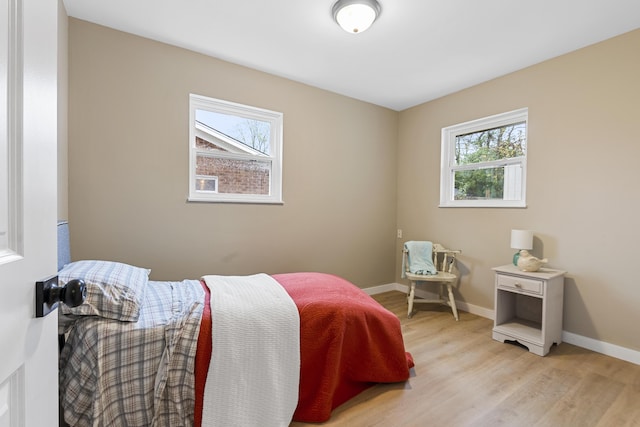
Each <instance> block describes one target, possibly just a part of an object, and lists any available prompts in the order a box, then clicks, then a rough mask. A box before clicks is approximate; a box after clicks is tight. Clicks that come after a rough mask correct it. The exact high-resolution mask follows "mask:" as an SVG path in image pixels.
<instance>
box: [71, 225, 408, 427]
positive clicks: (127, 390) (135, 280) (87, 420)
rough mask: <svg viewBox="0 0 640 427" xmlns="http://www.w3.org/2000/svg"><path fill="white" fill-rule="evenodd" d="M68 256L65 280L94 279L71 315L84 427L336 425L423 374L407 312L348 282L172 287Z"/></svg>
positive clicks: (205, 281) (295, 279) (219, 281)
mask: <svg viewBox="0 0 640 427" xmlns="http://www.w3.org/2000/svg"><path fill="white" fill-rule="evenodd" d="M67 226H68V225H66V224H64V225H63V227H67ZM65 234H67V235H68V230H66V231H60V229H59V236H60V235H62V236H63V238H64V235H65ZM59 254H61V261H60V262H59V264H60V265H59V268H60V271H59V279H60V282H61V283H65V282H66V281H68V280H71V279H74V278H80V279H83V280H85V282H86V284H87V301H85V303H84V304H82V305H81V306H79V307H76V308H69V307H66V306H60V309H59V315H60V324H61V328H62V332H64V335H65V337H66V339H65V344H64V346H63V347H62V350H61V354H60V402H61V407H62V411H63V414H64V419H65V421H66V422H67V423H68V424H69V425H71V426H88V425H91V426H111V425H114V426H115V425H126V426H145V427H147V426H171V427H174V426H192V425H195V426H202V427H208V426H218V425H219V426H225V427H226V426H233V425H238V426H251V425H260V426H270V425H273V426H279V425H282V426H286V425H288V424H289V423H290V422H291V420H295V421H303V422H323V421H326V420H328V419H329V418H330V416H331V411H332V410H333V409H334V408H336V407H337V406H339V405H341V404H342V403H344V402H346V401H347V400H349V399H350V398H352V397H354V396H355V395H357V394H359V393H360V392H362V391H364V390H365V389H367V388H369V387H371V386H372V385H374V384H376V383H388V382H402V381H406V380H407V379H408V378H409V370H410V369H411V367H413V360H412V357H411V355H410V354H409V353H408V352H406V351H405V348H404V343H403V339H402V334H401V329H400V322H399V320H398V318H397V316H395V315H394V314H393V313H391V312H389V311H388V310H386V309H385V308H384V307H382V306H381V305H380V304H378V303H377V302H376V301H375V300H373V299H372V298H371V297H370V296H369V295H367V294H366V293H364V292H363V291H362V290H361V289H359V288H357V287H356V286H355V285H353V284H351V283H350V282H348V281H347V280H345V279H343V278H340V277H338V276H335V275H331V274H323V273H287V274H276V275H264V274H258V275H252V276H215V275H212V276H205V277H203V278H200V279H197V280H183V281H178V282H171V281H164V282H159V281H151V280H149V279H148V274H149V271H148V270H146V269H144V268H140V267H136V266H131V265H128V264H123V263H116V262H110V261H100V260H84V261H75V262H70V259H69V256H68V249H65V248H64V245H63V247H62V248H60V245H59ZM132 284H135V285H132ZM132 288H133V289H132ZM271 294H272V295H273V298H272V295H271ZM253 300H257V301H253ZM265 301H266V303H265ZM282 301H284V302H282ZM256 304H257V305H256Z"/></svg>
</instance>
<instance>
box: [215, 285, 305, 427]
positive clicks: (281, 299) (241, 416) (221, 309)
mask: <svg viewBox="0 0 640 427" xmlns="http://www.w3.org/2000/svg"><path fill="white" fill-rule="evenodd" d="M202 279H203V280H204V281H205V283H206V284H207V286H208V287H209V290H210V291H211V323H212V325H211V328H212V330H211V335H212V342H213V346H212V352H211V364H210V366H209V373H208V375H207V382H206V384H205V392H204V408H203V411H202V427H232V426H239V427H240V426H241V427H252V426H260V427H262V426H273V427H276V426H288V425H289V423H290V422H291V419H292V417H293V412H294V411H295V409H296V406H297V404H298V386H299V380H300V318H299V315H298V309H297V308H296V305H295V304H294V302H293V300H292V299H291V297H290V296H289V294H287V292H286V291H285V290H284V288H283V287H282V286H281V285H280V284H279V283H278V282H277V281H276V280H275V279H273V278H272V277H271V276H268V275H266V274H257V275H253V276H204V277H203V278H202Z"/></svg>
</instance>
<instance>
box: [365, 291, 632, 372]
mask: <svg viewBox="0 0 640 427" xmlns="http://www.w3.org/2000/svg"><path fill="white" fill-rule="evenodd" d="M362 290H363V291H365V292H366V293H367V294H369V295H375V294H381V293H383V292H389V291H399V292H403V293H405V294H406V293H407V292H408V290H409V287H408V286H407V285H402V284H400V283H389V284H387V285H379V286H372V287H370V288H364V289H362ZM416 296H420V297H426V298H429V297H433V294H430V293H429V292H426V291H424V290H421V289H416ZM456 306H457V307H458V309H460V310H462V311H466V312H467V313H471V314H475V315H477V316H480V317H485V318H487V319H492V320H493V318H494V317H493V310H490V309H488V308H484V307H480V306H477V305H473V304H468V303H466V302H464V301H456ZM562 341H564V342H566V343H569V344H573V345H576V346H578V347H582V348H586V349H588V350H591V351H595V352H596V353H601V354H604V355H606V356H611V357H615V358H616V359H621V360H625V361H627V362H631V363H634V364H636V365H640V351H636V350H631V349H629V348H626V347H620V346H619V345H615V344H609V343H607V342H604V341H598V340H595V339H593V338H588V337H584V336H582V335H577V334H574V333H571V332H567V331H562Z"/></svg>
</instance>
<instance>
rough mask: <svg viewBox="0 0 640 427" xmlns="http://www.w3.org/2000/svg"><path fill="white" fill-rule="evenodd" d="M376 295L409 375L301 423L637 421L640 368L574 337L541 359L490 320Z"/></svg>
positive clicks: (612, 424)
mask: <svg viewBox="0 0 640 427" xmlns="http://www.w3.org/2000/svg"><path fill="white" fill-rule="evenodd" d="M374 298H375V299H376V300H378V301H379V302H380V303H381V304H382V305H384V306H385V307H387V308H388V309H389V310H391V311H392V312H394V313H395V314H396V315H398V317H399V318H400V320H401V323H402V330H403V334H404V338H405V346H406V349H407V351H409V352H411V354H412V355H413V357H414V359H415V363H416V367H415V368H414V369H412V371H411V378H410V379H409V380H408V381H407V382H406V383H401V384H380V385H376V386H374V387H372V388H370V389H368V390H366V391H364V392H363V393H361V394H360V395H358V396H356V397H355V398H353V399H351V400H350V401H348V402H347V403H345V404H344V405H342V406H340V407H338V408H336V409H335V410H334V411H333V414H332V416H331V419H330V420H329V421H327V422H325V423H321V424H308V423H300V422H293V423H291V425H290V426H291V427H303V426H345V427H346V426H349V427H358V426H366V427H369V426H380V427H387V426H388V427H413V426H416V427H417V426H433V427H439V426H447V427H449V426H452V427H455V426H508V427H519V426H523V427H524V426H526V427H530V426H554V427H557V426H580V427H589V426H598V427H621V426H639V427H640V366H638V365H635V364H632V363H629V362H625V361H622V360H618V359H615V358H612V357H608V356H604V355H602V354H599V353H595V352H592V351H589V350H586V349H583V348H580V347H576V346H573V345H571V344H567V343H562V344H560V345H559V346H554V347H552V348H551V351H550V353H549V354H548V355H547V356H545V357H540V356H536V355H534V354H532V353H530V352H528V351H527V350H526V349H523V348H521V347H519V346H517V345H512V344H505V343H500V342H498V341H494V340H493V339H492V338H491V329H492V327H493V321H491V320H489V319H485V318H482V317H479V316H476V315H473V314H469V313H467V312H464V311H462V312H460V321H459V322H456V321H455V319H454V318H453V316H452V314H451V311H450V310H449V308H448V307H444V306H436V305H419V306H418V312H416V314H415V315H414V316H413V318H411V319H407V315H406V307H407V305H406V296H405V294H403V293H401V292H386V293H384V294H379V295H375V296H374Z"/></svg>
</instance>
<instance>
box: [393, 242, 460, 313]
mask: <svg viewBox="0 0 640 427" xmlns="http://www.w3.org/2000/svg"><path fill="white" fill-rule="evenodd" d="M460 253H462V251H460V250H450V249H445V248H444V247H443V246H442V245H440V244H438V243H434V244H433V265H434V266H435V267H436V271H437V273H436V274H413V273H411V272H410V271H409V262H408V259H409V257H410V255H409V251H408V250H407V249H406V248H405V249H403V253H402V264H403V267H402V268H403V269H404V274H403V277H406V278H407V279H409V281H410V282H411V285H410V288H409V293H408V294H407V302H408V304H409V307H408V311H407V317H408V318H411V316H413V304H416V303H437V304H444V305H448V306H449V307H451V311H452V312H453V317H455V319H456V321H457V320H458V308H457V307H456V300H455V299H454V297H453V291H452V286H453V284H454V283H456V282H457V280H458V276H457V275H456V274H455V273H454V271H455V262H456V256H457V255H458V254H460ZM418 283H434V284H438V285H440V286H439V287H438V296H439V298H420V297H418V298H416V296H415V294H416V285H417V284H418Z"/></svg>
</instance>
